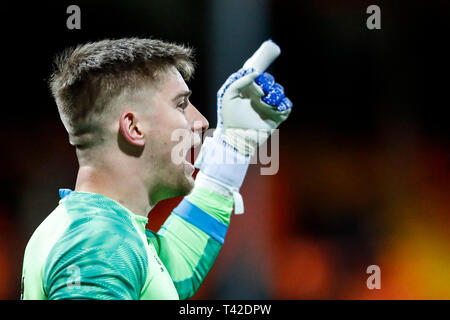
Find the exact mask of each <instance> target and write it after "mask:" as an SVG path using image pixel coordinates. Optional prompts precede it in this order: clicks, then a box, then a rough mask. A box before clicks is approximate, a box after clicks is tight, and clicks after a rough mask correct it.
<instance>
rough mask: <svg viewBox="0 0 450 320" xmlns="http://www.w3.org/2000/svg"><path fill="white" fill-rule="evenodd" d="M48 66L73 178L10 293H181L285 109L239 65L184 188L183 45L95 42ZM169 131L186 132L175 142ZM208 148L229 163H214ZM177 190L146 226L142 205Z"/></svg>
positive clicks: (198, 279)
mask: <svg viewBox="0 0 450 320" xmlns="http://www.w3.org/2000/svg"><path fill="white" fill-rule="evenodd" d="M55 62H56V63H55V64H56V68H55V71H54V73H53V75H52V77H51V79H50V87H51V91H52V94H53V96H54V98H55V101H56V104H57V106H58V110H59V114H60V117H61V120H62V122H63V124H64V126H65V128H66V130H67V132H68V135H69V140H70V143H71V144H72V145H73V146H75V148H76V153H77V158H78V161H79V171H78V176H77V180H76V186H75V190H74V191H71V190H67V189H61V190H60V196H61V198H62V199H61V200H60V201H59V205H58V206H57V207H56V209H55V210H54V211H53V212H52V213H51V214H50V215H49V216H48V217H47V218H46V219H45V220H44V221H43V222H42V223H41V225H40V226H39V227H38V228H37V229H36V231H35V232H34V234H33V236H32V237H31V239H30V240H29V242H28V245H27V247H26V250H25V257H24V264H23V275H22V282H23V288H22V290H23V292H22V298H23V299H186V298H189V297H191V296H192V295H193V294H194V293H195V292H196V290H197V288H198V287H199V286H200V284H201V283H202V281H203V279H204V278H205V276H206V274H207V272H208V271H209V269H210V268H211V266H212V265H213V263H214V261H215V259H216V257H217V254H218V253H219V250H220V248H221V246H222V244H223V242H224V237H225V233H226V230H227V227H228V224H229V221H230V215H231V212H232V211H233V205H234V203H235V199H238V202H239V197H240V196H239V193H238V191H239V187H240V186H241V184H242V181H243V179H244V177H245V173H246V170H247V167H248V165H249V159H250V157H251V155H252V154H253V152H254V149H255V148H256V147H257V146H258V144H260V143H262V142H263V141H264V140H265V139H267V137H268V136H269V135H270V133H271V132H272V130H274V129H275V128H276V127H277V126H278V125H279V123H281V122H282V121H283V120H285V119H286V118H287V116H288V115H289V112H290V108H291V107H292V104H291V103H290V101H289V99H287V98H285V97H284V92H282V87H281V86H279V85H278V84H275V82H274V80H273V78H272V77H271V76H270V75H267V74H262V75H260V76H259V77H258V74H259V72H255V70H254V69H251V68H247V69H242V70H240V71H239V72H237V73H235V74H233V75H232V76H231V77H230V78H229V79H228V80H227V82H226V83H225V84H224V86H223V87H222V89H221V90H220V91H219V95H218V115H219V124H218V128H217V129H216V130H215V132H214V137H213V138H207V140H205V143H204V144H203V146H202V150H201V154H200V155H199V159H198V160H197V163H196V166H197V167H198V168H200V172H199V174H198V176H197V179H196V181H195V182H194V179H193V178H192V176H191V175H192V173H193V171H194V167H193V166H192V165H191V164H190V163H188V162H187V161H185V160H182V161H179V159H178V160H176V159H175V158H176V157H174V152H173V150H174V149H176V148H178V151H180V148H181V157H182V158H184V155H186V153H187V152H188V151H189V150H190V149H191V148H192V147H193V146H196V145H199V144H200V142H201V138H200V134H201V132H203V131H205V130H206V129H207V128H208V121H207V120H206V119H205V118H204V117H203V116H202V115H201V114H200V113H199V112H198V110H197V109H196V108H195V107H194V106H193V105H192V104H191V103H190V102H189V95H190V94H191V91H190V90H189V88H188V86H187V85H186V82H185V81H187V80H189V78H190V77H191V75H192V73H193V69H194V68H193V61H192V51H191V49H189V48H186V47H184V46H180V45H176V44H172V43H167V42H163V41H160V40H151V39H137V38H127V39H119V40H103V41H99V42H94V43H88V44H85V45H80V46H78V47H76V48H73V49H69V50H66V51H65V52H64V53H63V54H61V55H60V56H59V57H58V58H57V59H56V60H55ZM261 71H263V70H261ZM257 77H258V78H257ZM255 79H256V83H258V84H259V86H256V85H254V80H255ZM244 89H245V90H246V91H245V90H244ZM244 92H246V94H245V96H246V97H245V98H244V95H243V93H244ZM245 110H247V111H248V110H253V111H251V112H250V113H249V112H247V116H246V119H247V121H248V123H249V126H246V125H245V124H244V125H236V124H237V122H236V119H239V121H242V119H243V118H242V116H239V113H240V112H244V111H245ZM236 116H238V117H236ZM258 121H259V122H258ZM258 129H260V130H262V131H261V132H262V133H263V134H262V135H258V134H256V135H255V133H257V132H256V130H258ZM177 130H182V131H183V132H184V133H185V134H186V135H185V139H184V141H183V143H181V144H180V143H179V142H178V141H177V140H176V139H173V133H174V132H176V131H177ZM186 136H187V138H186ZM261 136H262V138H261ZM219 153H220V154H222V155H225V157H226V159H228V160H229V159H231V158H233V159H234V160H236V159H238V160H239V161H231V162H230V161H228V162H226V163H224V162H223V161H216V160H217V157H218V154H219ZM222 159H223V157H222ZM180 195H187V196H186V197H185V198H184V200H183V201H182V202H181V203H180V205H179V206H178V207H177V208H175V209H174V211H173V212H172V214H171V215H170V216H169V218H168V219H167V221H166V222H165V223H164V225H163V226H162V227H161V229H160V230H159V231H158V232H157V233H155V232H152V231H150V230H146V229H145V225H146V224H147V215H148V213H149V211H150V210H151V208H152V207H153V206H155V205H156V204H157V203H158V201H161V200H163V199H167V198H171V197H176V196H180Z"/></svg>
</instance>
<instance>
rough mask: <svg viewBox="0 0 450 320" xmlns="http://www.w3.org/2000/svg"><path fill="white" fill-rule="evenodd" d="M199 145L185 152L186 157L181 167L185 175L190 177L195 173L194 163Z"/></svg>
mask: <svg viewBox="0 0 450 320" xmlns="http://www.w3.org/2000/svg"><path fill="white" fill-rule="evenodd" d="M200 148H201V145H197V146H192V147H191V148H190V149H188V151H187V152H186V155H185V157H184V161H183V165H184V170H185V172H186V174H188V175H192V174H193V173H194V171H195V168H194V165H193V164H194V163H195V159H197V156H198V154H199V152H200Z"/></svg>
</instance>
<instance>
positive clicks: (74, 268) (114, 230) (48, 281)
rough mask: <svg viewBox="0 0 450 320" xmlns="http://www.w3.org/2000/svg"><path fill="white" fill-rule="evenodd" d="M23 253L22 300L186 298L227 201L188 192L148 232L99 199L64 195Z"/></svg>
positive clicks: (216, 239) (223, 220)
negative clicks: (161, 223) (157, 227)
mask: <svg viewBox="0 0 450 320" xmlns="http://www.w3.org/2000/svg"><path fill="white" fill-rule="evenodd" d="M67 193H68V195H66V196H64V197H63V198H62V199H61V200H60V202H59V205H58V206H57V207H56V209H55V210H54V211H53V212H52V213H51V214H50V215H49V216H48V217H47V218H46V219H45V220H44V221H43V222H42V223H41V225H40V226H39V227H38V228H37V229H36V231H35V232H34V233H33V235H32V237H31V239H30V240H29V242H28V244H27V247H26V249H25V256H24V262H23V271H22V299H35V300H36V299H50V300H56V299H134V300H137V299H186V298H189V297H191V296H192V295H193V294H194V293H195V292H196V290H197V289H198V287H199V286H200V284H201V283H202V281H203V279H204V278H205V276H206V274H207V273H208V271H209V270H210V268H211V266H212V265H213V263H214V261H215V259H216V257H217V255H218V253H219V250H220V248H221V246H222V244H223V241H224V237H225V233H226V230H227V227H228V224H229V221H230V215H231V212H232V209H233V199H232V198H231V199H230V198H227V197H224V196H222V195H219V194H217V193H214V192H212V191H209V190H207V189H205V188H202V187H197V186H196V187H194V190H193V191H192V193H191V194H190V195H189V196H187V197H185V198H184V199H183V200H182V202H181V203H180V204H179V205H178V206H177V208H175V209H174V210H173V212H172V214H171V215H170V216H169V218H168V219H167V220H166V221H165V223H164V224H163V226H162V227H161V229H160V230H159V231H158V232H157V233H155V232H153V231H150V230H147V229H146V228H145V226H146V224H147V221H148V220H147V218H145V217H142V216H138V215H135V214H133V213H132V212H131V211H130V210H128V209H127V208H125V207H124V206H122V205H121V204H119V203H118V202H116V201H114V200H112V199H109V198H107V197H105V196H103V195H100V194H94V193H87V192H76V191H73V192H70V191H69V192H67Z"/></svg>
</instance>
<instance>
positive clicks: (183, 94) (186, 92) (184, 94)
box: [172, 90, 192, 101]
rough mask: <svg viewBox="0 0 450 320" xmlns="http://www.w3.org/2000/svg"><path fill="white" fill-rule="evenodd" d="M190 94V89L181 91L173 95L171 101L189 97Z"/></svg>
mask: <svg viewBox="0 0 450 320" xmlns="http://www.w3.org/2000/svg"><path fill="white" fill-rule="evenodd" d="M191 94H192V90H189V91H184V92H182V93H179V94H177V95H176V96H175V98H173V99H172V100H173V101H176V100H178V99H180V98H181V97H189V96H190V95H191Z"/></svg>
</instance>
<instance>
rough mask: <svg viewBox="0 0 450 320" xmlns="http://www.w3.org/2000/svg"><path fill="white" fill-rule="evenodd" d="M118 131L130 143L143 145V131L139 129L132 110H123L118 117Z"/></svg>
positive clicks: (137, 145)
mask: <svg viewBox="0 0 450 320" xmlns="http://www.w3.org/2000/svg"><path fill="white" fill-rule="evenodd" d="M119 132H120V134H121V135H122V137H123V138H124V139H125V141H126V142H128V143H129V144H131V145H134V146H136V147H143V146H144V144H145V137H144V133H143V132H142V131H141V128H140V125H139V124H138V119H137V117H136V114H135V113H134V112H132V111H124V112H123V113H122V115H121V116H120V119H119Z"/></svg>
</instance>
